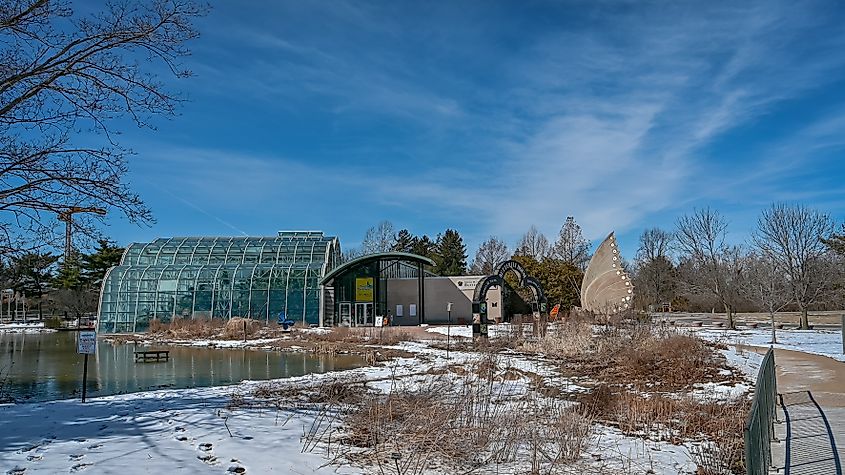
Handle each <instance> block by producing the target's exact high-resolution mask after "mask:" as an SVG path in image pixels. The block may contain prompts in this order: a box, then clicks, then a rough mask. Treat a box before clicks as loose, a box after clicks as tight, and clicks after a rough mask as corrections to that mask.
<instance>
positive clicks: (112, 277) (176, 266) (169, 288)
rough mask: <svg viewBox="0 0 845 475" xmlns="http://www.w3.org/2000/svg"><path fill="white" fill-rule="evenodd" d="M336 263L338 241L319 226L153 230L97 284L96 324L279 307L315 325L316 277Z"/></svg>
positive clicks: (126, 326) (267, 315) (121, 326)
mask: <svg viewBox="0 0 845 475" xmlns="http://www.w3.org/2000/svg"><path fill="white" fill-rule="evenodd" d="M339 263H340V243H339V241H338V239H337V238H336V237H330V236H324V235H323V233H322V232H319V231H282V232H279V234H278V236H270V237H179V238H161V239H156V240H154V241H152V242H150V243H133V244H131V245H129V247H127V249H126V251H125V252H124V255H123V258H122V259H121V262H120V265H118V266H116V267H113V268H111V269H110V270H109V271H108V273H107V274H106V277H105V279H104V280H103V286H102V289H101V292H100V312H99V322H98V326H99V329H100V331H101V332H105V333H120V332H138V331H145V330H146V329H147V328H148V326H149V323H150V321H152V320H153V319H157V320H159V321H162V322H169V321H172V320H173V319H176V318H221V319H229V318H232V317H248V318H253V319H256V320H264V321H265V322H269V321H275V320H276V319H277V318H278V317H279V315H280V314H283V315H284V316H285V317H286V318H287V319H290V320H293V321H299V322H303V323H306V324H312V325H322V323H323V322H322V317H323V313H324V312H323V306H324V305H325V301H326V296H325V294H324V292H325V290H324V288H323V286H321V285H320V281H321V280H322V278H323V277H324V276H325V275H326V274H327V273H329V272H330V271H331V270H332V269H334V267H336V266H337V265H339Z"/></svg>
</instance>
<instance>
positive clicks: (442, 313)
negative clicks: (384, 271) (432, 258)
mask: <svg viewBox="0 0 845 475" xmlns="http://www.w3.org/2000/svg"><path fill="white" fill-rule="evenodd" d="M483 278H484V276H459V277H428V278H426V279H425V323H428V324H441V323H447V322H448V321H449V318H448V317H449V315H448V313H447V311H446V304H447V302H452V320H451V321H452V323H464V324H469V323H472V294H473V292H474V291H475V286H476V285H477V284H478V282H479V281H481V279H483ZM418 298H419V297H418V288H417V279H388V280H387V308H388V309H389V310H390V312H391V314H392V315H393V322H394V323H393V324H394V325H417V324H418V323H419V312H420V309H419V303H418ZM400 305H401V309H400V308H398V307H397V306H400ZM411 305H415V306H416V315H414V316H411ZM487 309H488V311H487V317H488V318H489V319H491V320H497V321H498V320H500V319H501V315H502V290H501V289H500V288H499V287H493V288H492V289H490V291H489V292H488V293H487ZM400 311H401V314H402V316H401V317H400V316H398V315H399V313H400Z"/></svg>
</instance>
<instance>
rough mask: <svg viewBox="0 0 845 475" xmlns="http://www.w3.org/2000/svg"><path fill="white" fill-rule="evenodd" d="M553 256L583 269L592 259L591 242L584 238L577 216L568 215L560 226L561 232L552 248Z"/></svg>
mask: <svg viewBox="0 0 845 475" xmlns="http://www.w3.org/2000/svg"><path fill="white" fill-rule="evenodd" d="M551 253H552V256H553V257H555V258H557V259H560V260H562V261H563V262H568V263H570V264H572V265H574V266H575V267H577V268H579V269H581V270H582V271H583V270H584V269H586V268H587V263H588V262H589V261H590V243H589V242H587V240H586V239H584V234H583V233H582V232H581V226H579V225H578V223H576V222H575V218H573V217H572V216H568V217H567V218H566V222H564V223H563V226H562V227H561V228H560V234H559V235H558V238H557V241H555V244H554V246H553V247H552V250H551Z"/></svg>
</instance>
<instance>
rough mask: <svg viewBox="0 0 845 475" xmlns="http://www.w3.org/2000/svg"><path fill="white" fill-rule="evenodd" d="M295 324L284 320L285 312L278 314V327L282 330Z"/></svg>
mask: <svg viewBox="0 0 845 475" xmlns="http://www.w3.org/2000/svg"><path fill="white" fill-rule="evenodd" d="M294 323H296V322H294V321H293V320H288V319H286V318H285V312H279V325H281V326H282V330H286V331H287V330H288V329H289V328H290V327H292V326H293V324H294Z"/></svg>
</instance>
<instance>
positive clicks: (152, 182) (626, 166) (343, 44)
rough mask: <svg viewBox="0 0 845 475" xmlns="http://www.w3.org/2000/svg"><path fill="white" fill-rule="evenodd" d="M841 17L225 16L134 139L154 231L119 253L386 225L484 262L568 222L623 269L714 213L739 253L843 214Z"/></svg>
mask: <svg viewBox="0 0 845 475" xmlns="http://www.w3.org/2000/svg"><path fill="white" fill-rule="evenodd" d="M843 24H845V6H843V5H842V4H841V3H839V2H836V1H830V2H794V1H788V2H777V1H772V0H768V1H762V2H656V1H655V2H639V1H636V2H635V1H631V2H624V1H619V2H604V1H596V0H590V1H583V2H548V3H546V2H492V1H460V2H351V1H350V2H346V1H337V0H333V1H313V2H300V1H289V2H219V3H218V4H217V5H215V7H214V9H213V11H212V12H211V14H210V15H209V16H208V17H206V18H204V19H202V20H201V21H200V22H199V28H200V30H201V33H202V37H201V38H200V39H199V40H197V41H196V42H194V43H193V45H192V50H193V56H192V57H191V58H189V59H188V61H187V63H186V64H187V66H188V67H189V68H190V69H192V70H193V71H194V72H195V74H196V76H195V77H193V78H191V79H188V80H180V81H173V82H172V83H170V86H171V87H173V88H177V89H179V90H182V91H184V92H185V93H186V94H187V97H188V99H189V101H188V102H186V103H185V104H184V105H183V106H182V107H181V109H180V115H179V116H178V117H176V118H173V119H170V120H161V121H159V122H158V123H157V126H158V130H156V131H154V132H151V131H149V130H137V129H132V130H126V131H125V133H124V134H123V136H122V138H121V143H122V144H123V145H126V146H129V147H131V148H132V149H134V151H135V152H136V153H137V156H136V157H134V158H133V160H132V162H131V174H130V177H129V178H130V181H131V183H132V184H133V186H134V187H135V188H136V189H137V190H138V191H139V192H140V193H141V195H142V197H143V198H144V199H145V200H146V201H147V203H148V205H149V206H150V207H151V208H152V210H153V212H154V214H155V217H156V219H157V223H156V224H154V225H153V226H152V227H150V228H139V227H137V226H134V225H131V224H129V223H127V222H126V221H125V220H124V219H120V218H118V217H116V216H114V217H112V218H110V220H109V222H110V226H109V227H108V228H107V229H105V233H106V234H108V235H110V236H111V237H112V238H114V239H115V240H117V241H118V242H119V243H121V244H125V243H128V242H131V241H142V240H149V239H152V238H154V237H156V236H172V235H237V234H242V233H246V234H250V235H272V234H274V233H275V232H276V231H277V230H280V229H319V230H324V231H326V232H327V233H330V234H336V235H338V236H340V238H341V243H342V244H343V245H344V246H345V247H347V246H354V245H357V244H358V241H360V239H361V237H362V235H363V233H364V231H365V230H366V228H368V227H369V226H372V225H373V224H375V223H377V222H378V221H380V220H383V219H389V220H391V221H392V222H393V223H394V224H395V225H396V227H397V228H408V229H410V230H411V231H412V232H414V233H417V234H422V233H427V234H429V235H435V234H437V233H438V232H442V231H443V230H444V229H446V228H447V227H451V228H456V229H458V230H460V231H461V232H462V233H463V234H464V236H465V239H466V240H467V243H468V246H469V248H470V252H469V253H470V255H471V256H472V254H474V251H475V247H476V246H477V244H478V243H479V242H481V241H482V240H484V239H485V238H486V237H487V236H489V235H497V236H499V237H501V238H503V239H505V240H506V241H507V242H508V243H509V244H513V243H514V242H515V241H516V240H517V239H518V238H519V236H520V235H521V234H522V233H523V232H524V231H525V230H526V229H527V228H528V227H529V226H530V225H532V224H535V225H537V226H538V227H539V228H540V229H541V230H542V231H543V232H545V233H546V234H547V235H548V236H549V237H550V239H552V240H553V239H554V236H556V234H557V232H558V230H559V229H560V226H561V225H562V224H563V222H564V220H565V218H566V216H568V215H573V216H575V218H576V221H577V222H578V223H580V224H581V226H582V227H583V229H584V232H585V235H586V236H587V237H588V238H589V239H591V240H599V239H601V238H603V237H604V236H605V235H606V234H607V233H608V232H610V231H611V230H614V229H615V230H616V231H617V234H618V236H619V238H620V244H621V246H622V248H623V251H624V252H625V254H626V255H632V254H633V253H634V251H635V250H636V241H637V236H638V235H639V233H640V232H641V231H642V230H643V229H644V228H646V227H651V226H661V227H665V228H671V227H672V226H673V223H674V221H675V219H676V218H677V216H679V215H680V214H683V213H684V212H688V211H691V210H692V209H693V208H694V207H701V206H711V207H714V208H717V209H719V210H720V211H722V212H723V213H724V214H725V215H727V216H728V218H729V220H730V222H731V232H732V233H733V234H734V236H735V239H737V240H742V239H744V237H745V236H746V235H747V234H748V233H749V232H750V231H751V229H752V228H753V225H754V221H755V219H756V215H757V214H758V213H759V211H760V210H761V209H762V208H763V207H765V206H767V205H768V204H770V203H771V202H773V201H791V202H801V203H805V204H808V205H811V206H813V207H817V208H819V209H822V210H825V211H828V212H830V213H831V214H832V216H833V217H834V218H835V219H836V220H837V221H841V220H842V219H843V218H845V195H843V191H845V185H843V183H842V182H843V178H845V154H843V148H845V74H843V73H845V28H842V26H841V25H843Z"/></svg>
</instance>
